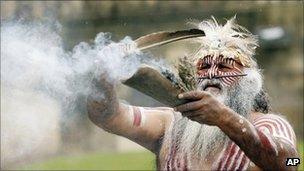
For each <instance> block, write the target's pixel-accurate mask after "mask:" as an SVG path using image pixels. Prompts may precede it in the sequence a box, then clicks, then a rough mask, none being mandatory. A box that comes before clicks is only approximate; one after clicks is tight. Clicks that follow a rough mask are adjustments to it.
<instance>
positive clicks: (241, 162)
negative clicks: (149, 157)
mask: <svg viewBox="0 0 304 171" xmlns="http://www.w3.org/2000/svg"><path fill="white" fill-rule="evenodd" d="M174 122H175V121H173V125H174ZM251 122H252V123H253V125H254V126H255V127H256V128H257V130H259V131H261V132H262V133H263V134H265V135H266V137H267V136H268V137H270V136H274V137H279V138H282V139H283V140H284V141H286V142H288V143H290V144H292V145H293V146H295V145H296V144H295V142H296V140H295V135H294V132H293V129H292V127H291V126H290V125H289V123H288V122H287V121H286V120H285V119H282V118H281V117H280V116H278V115H273V114H267V115H259V116H257V117H253V118H252V121H251ZM173 125H172V126H173ZM170 131H172V129H171V130H170V129H169V130H168V131H167V132H166V135H165V136H164V139H163V145H162V147H161V150H160V152H159V155H158V170H252V169H253V170H256V169H258V167H257V166H255V165H254V163H253V162H251V161H250V159H249V158H248V157H247V156H246V155H245V154H244V152H243V151H242V150H241V149H240V148H239V147H238V146H237V145H236V144H235V143H234V142H233V141H231V140H230V139H229V140H228V141H227V142H226V143H225V144H223V146H220V148H218V149H217V150H216V151H215V152H214V153H213V154H212V155H209V156H207V157H206V158H204V159H200V158H199V157H198V156H197V155H194V154H188V156H186V155H185V154H177V153H176V152H177V150H176V145H174V144H176V143H172V138H171V136H170V134H171V132H170ZM172 144H173V145H172Z"/></svg>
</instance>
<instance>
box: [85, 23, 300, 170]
mask: <svg viewBox="0 0 304 171" xmlns="http://www.w3.org/2000/svg"><path fill="white" fill-rule="evenodd" d="M197 27H198V29H200V30H203V31H204V32H205V36H204V37H200V38H198V39H197V40H198V43H200V46H199V49H198V50H197V51H196V52H194V53H193V54H192V55H190V56H189V58H191V59H192V61H193V62H194V64H195V66H196V73H197V76H198V80H197V84H198V88H197V90H195V91H190V92H185V93H182V94H179V95H178V97H177V98H180V99H186V100H188V102H187V103H185V104H182V105H180V106H176V107H174V108H167V107H159V108H147V107H138V106H130V105H125V104H122V103H120V102H119V100H118V98H117V95H116V93H115V89H114V88H115V87H114V86H113V85H112V84H110V82H109V81H108V78H107V77H106V75H105V74H104V75H103V76H101V79H100V80H99V81H98V82H97V83H96V88H97V91H95V92H94V93H92V94H91V95H90V96H89V97H88V113H89V118H90V119H91V121H92V122H94V123H95V124H96V125H98V126H99V127H101V128H103V129H104V130H106V131H108V132H110V133H114V134H117V135H121V136H124V137H127V138H128V139H130V140H132V141H134V142H136V143H138V144H140V145H142V146H143V147H145V148H147V149H148V150H150V151H152V152H153V153H154V154H156V156H157V160H156V161H157V169H158V170H261V169H263V170H295V169H296V168H294V167H290V166H286V159H287V158H291V157H298V153H297V150H296V137H295V134H294V131H293V129H292V127H291V126H290V124H289V123H288V121H287V120H286V119H285V118H284V117H283V116H282V115H279V114H274V113H271V111H270V105H269V101H268V98H267V94H266V93H265V91H264V90H263V88H262V87H263V86H262V76H261V73H260V70H259V69H258V66H257V63H256V62H255V60H254V58H253V56H254V53H255V48H256V47H257V46H258V42H257V38H256V36H254V35H252V34H251V33H250V32H249V31H247V30H246V29H245V28H243V27H241V26H240V25H237V24H236V23H235V18H232V19H230V20H228V21H227V23H226V24H225V25H220V24H218V23H217V21H216V20H215V19H214V18H213V19H212V20H205V21H202V22H200V23H198V24H197ZM98 90H100V91H98ZM101 92H103V93H101ZM99 94H100V96H101V97H103V98H99Z"/></svg>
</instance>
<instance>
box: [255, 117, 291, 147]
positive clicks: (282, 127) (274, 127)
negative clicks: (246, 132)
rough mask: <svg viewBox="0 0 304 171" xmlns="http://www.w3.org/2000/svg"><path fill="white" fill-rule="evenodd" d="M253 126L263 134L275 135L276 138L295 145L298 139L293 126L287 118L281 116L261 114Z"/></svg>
mask: <svg viewBox="0 0 304 171" xmlns="http://www.w3.org/2000/svg"><path fill="white" fill-rule="evenodd" d="M253 125H254V126H255V127H256V128H257V129H258V130H261V131H263V132H266V133H268V134H271V135H273V136H274V137H277V138H281V139H284V140H287V141H288V142H290V143H292V144H295V142H296V137H295V133H294V130H293V128H292V126H291V124H290V123H289V122H288V121H287V119H286V117H285V116H283V115H281V114H260V115H257V116H256V117H255V118H254V120H253Z"/></svg>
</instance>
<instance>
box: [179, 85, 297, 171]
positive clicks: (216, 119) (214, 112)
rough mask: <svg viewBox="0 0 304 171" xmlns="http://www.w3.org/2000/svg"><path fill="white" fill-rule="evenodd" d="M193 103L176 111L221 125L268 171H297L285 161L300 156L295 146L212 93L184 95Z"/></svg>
mask: <svg viewBox="0 0 304 171" xmlns="http://www.w3.org/2000/svg"><path fill="white" fill-rule="evenodd" d="M180 98H182V99H188V100H193V102H190V103H186V104H184V105H180V106H178V107H176V110H178V111H180V112H182V114H183V115H184V116H186V117H188V118H189V119H191V120H194V121H197V122H199V123H203V124H208V125H216V126H218V127H219V128H220V129H221V130H222V131H223V132H224V133H225V134H226V135H227V136H228V137H229V138H230V139H231V140H233V141H234V142H235V143H236V144H237V145H238V146H239V147H240V148H241V149H242V151H244V153H245V154H246V156H248V157H249V159H250V160H251V161H253V162H254V163H255V164H256V165H257V166H258V167H260V168H262V169H268V170H291V169H296V168H292V167H290V166H286V159H287V158H290V157H298V154H297V151H296V148H295V146H293V145H292V144H291V143H288V142H286V141H284V140H283V139H282V138H279V137H274V136H272V135H271V134H267V133H265V132H263V131H261V130H259V129H256V128H255V127H254V125H253V124H252V123H250V122H249V121H248V120H247V119H246V118H244V117H242V116H240V115H239V114H237V113H235V112H234V111H233V110H232V109H230V108H228V107H227V106H225V105H223V104H222V103H220V102H219V101H218V100H216V99H215V98H214V97H213V96H212V95H211V94H209V93H206V92H202V91H192V92H188V93H184V94H183V95H181V97H180Z"/></svg>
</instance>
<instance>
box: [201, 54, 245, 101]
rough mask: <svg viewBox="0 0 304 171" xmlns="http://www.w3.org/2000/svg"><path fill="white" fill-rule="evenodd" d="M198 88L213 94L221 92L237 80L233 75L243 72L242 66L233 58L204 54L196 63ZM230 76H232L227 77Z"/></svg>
mask: <svg viewBox="0 0 304 171" xmlns="http://www.w3.org/2000/svg"><path fill="white" fill-rule="evenodd" d="M196 68H197V74H198V86H199V90H203V91H208V92H210V93H212V94H214V95H216V96H217V95H221V94H223V91H224V89H226V88H229V87H231V86H233V85H235V83H236V82H237V81H238V80H239V77H233V76H234V75H240V74H243V68H244V67H243V66H242V65H241V64H239V63H238V62H236V61H235V60H233V59H228V58H226V59H225V58H223V56H218V57H216V58H213V57H212V56H206V57H204V58H202V59H199V61H198V62H197V64H196ZM229 76H232V77H229Z"/></svg>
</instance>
